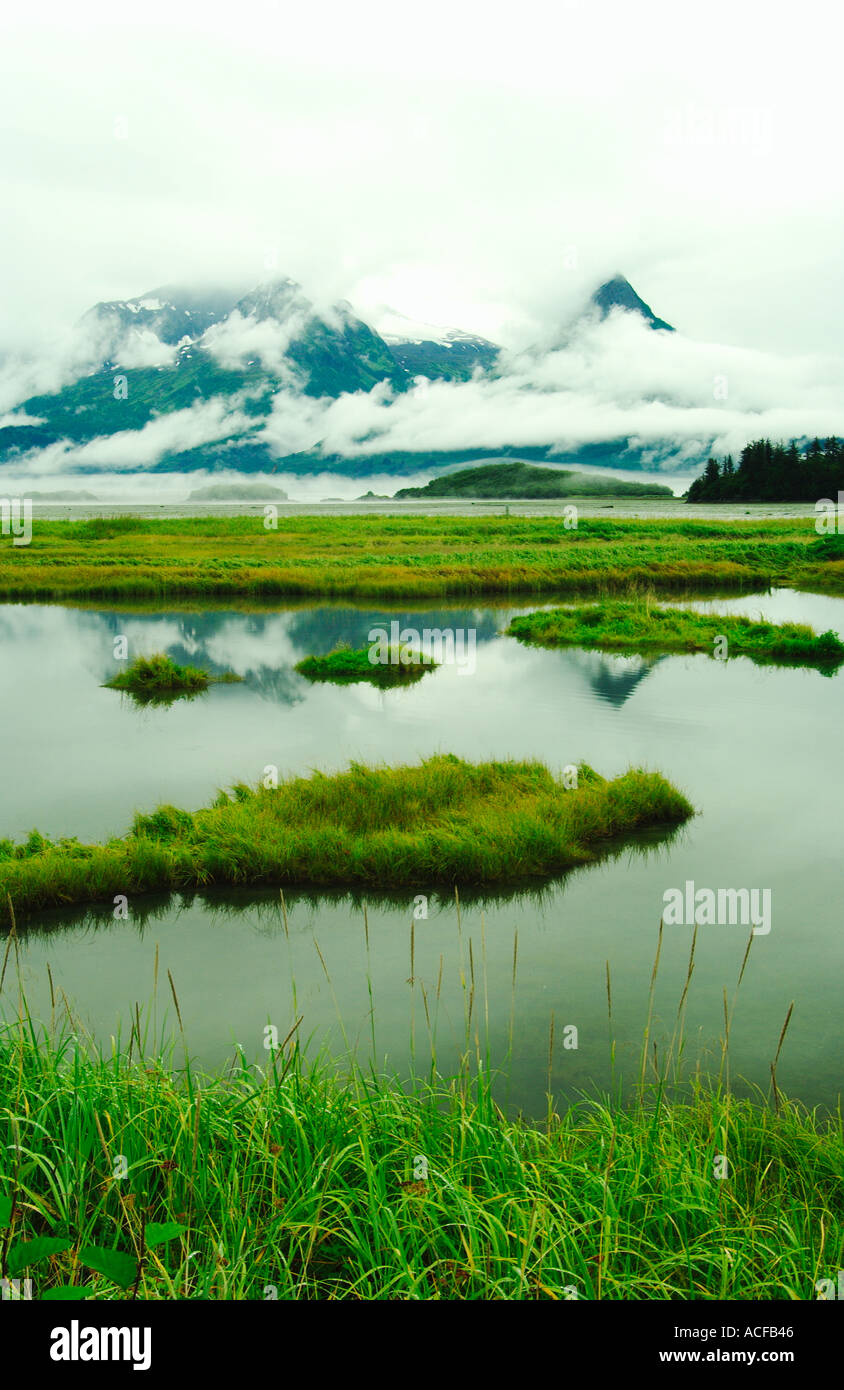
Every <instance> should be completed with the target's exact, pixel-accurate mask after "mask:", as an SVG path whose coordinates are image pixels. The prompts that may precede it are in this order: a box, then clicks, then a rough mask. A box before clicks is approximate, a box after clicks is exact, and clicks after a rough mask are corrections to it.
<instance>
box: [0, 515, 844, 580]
mask: <svg viewBox="0 0 844 1390" xmlns="http://www.w3.org/2000/svg"><path fill="white" fill-rule="evenodd" d="M822 539H823V538H822ZM637 584H650V585H651V586H652V587H654V588H656V589H659V590H660V591H661V592H665V593H682V592H684V591H686V592H688V591H691V590H695V589H698V590H700V589H716V588H717V589H722V590H726V589H731V590H733V591H734V592H735V591H736V590H741V589H746V588H752V587H757V588H758V587H759V586H760V585H761V586H763V587H769V586H772V585H774V584H793V585H797V586H800V587H804V588H806V587H809V588H817V589H826V590H829V591H832V592H841V591H842V590H844V558H842V556H841V553H840V549H839V548H837V547H835V546H829V545H819V544H818V536H817V533H816V532H815V530H814V526H813V523H812V521H811V520H810V519H808V518H807V519H788V520H764V521H744V520H741V521H736V520H726V521H720V520H715V521H709V522H707V521H695V520H686V519H685V518H675V517H669V518H660V519H654V520H636V519H619V520H617V521H612V520H604V519H602V518H591V517H584V518H583V519H582V520H581V521H580V522H579V524H578V526H577V528H576V529H572V530H566V529H565V528H564V525H563V521H562V520H561V519H560V518H557V517H517V516H510V517H502V516H494V517H453V516H449V517H442V516H420V515H406V516H390V515H384V516H358V517H328V516H300V515H295V516H289V517H285V518H283V519H282V520H280V522H279V526H278V529H277V530H275V531H273V530H269V531H268V530H265V529H264V526H263V519H262V517H260V516H243V517H226V518H224V517H213V518H207V517H202V518H187V519H178V518H167V519H158V520H142V519H140V518H137V517H116V518H110V519H97V520H94V521H76V522H73V521H40V520H38V521H37V522H36V524H35V526H34V530H33V537H32V543H31V544H30V545H29V546H26V547H22V548H19V549H14V550H13V549H12V547H11V546H6V547H4V546H2V545H0V597H3V598H18V599H21V598H30V599H39V598H48V599H55V598H77V599H78V598H114V599H130V598H132V597H147V598H155V599H157V600H161V599H164V598H167V599H170V598H178V597H179V596H180V595H181V596H185V595H194V596H197V595H201V596H206V597H215V596H228V595H236V596H239V597H241V598H247V597H253V598H256V599H260V598H261V597H268V596H278V595H284V596H286V597H296V596H306V595H320V596H325V597H331V596H334V597H349V598H351V597H358V598H397V599H405V600H422V599H426V598H428V599H430V598H434V597H440V596H443V595H449V594H454V595H458V594H473V595H475V594H478V595H479V594H487V595H494V594H508V595H509V594H520V593H575V594H577V593H592V594H594V593H601V594H612V593H627V592H629V591H630V588H631V586H635V585H637Z"/></svg>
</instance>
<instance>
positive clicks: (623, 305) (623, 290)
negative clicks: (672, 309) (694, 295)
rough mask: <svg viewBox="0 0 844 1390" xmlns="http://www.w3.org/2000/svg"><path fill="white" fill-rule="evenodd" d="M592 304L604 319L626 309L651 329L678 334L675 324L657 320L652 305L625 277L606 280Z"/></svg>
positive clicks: (620, 276) (592, 299) (594, 295)
mask: <svg viewBox="0 0 844 1390" xmlns="http://www.w3.org/2000/svg"><path fill="white" fill-rule="evenodd" d="M590 303H592V304H594V305H595V307H596V308H597V309H598V310H600V314H601V318H602V319H605V318H606V317H607V315H608V314H610V313H611V312H612V310H613V309H626V310H627V312H628V313H633V314H640V315H641V317H642V318H643V319H645V321H646V322H647V323H649V324H650V326H651V328H661V329H663V330H664V331H665V332H667V333H674V332H676V330H675V328H674V326H673V324H670V323H666V322H665V319H661V318H657V316H656V314H655V313H654V311H653V309H652V308H651V306H650V304H646V303H645V301H644V299H642V298H641V297H640V296H639V295H638V294H637V293H636V291H635V290H634V288H633V286H632V285H631V283H630V281H629V280H627V279H626V278H625V277H624V276H623V275H614V276H613V277H612V279H611V280H606V281H605V282H604V284H603V285H601V286H599V288H598V289H597V290H596V291H595V293H594V294H593V295H592V298H591V301H590Z"/></svg>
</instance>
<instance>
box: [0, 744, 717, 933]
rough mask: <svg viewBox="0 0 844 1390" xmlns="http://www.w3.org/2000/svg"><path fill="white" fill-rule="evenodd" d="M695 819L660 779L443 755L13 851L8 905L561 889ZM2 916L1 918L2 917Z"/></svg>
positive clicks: (4, 847)
mask: <svg viewBox="0 0 844 1390" xmlns="http://www.w3.org/2000/svg"><path fill="white" fill-rule="evenodd" d="M692 814H693V808H692V807H691V805H690V804H689V802H688V801H687V800H686V798H685V797H684V796H683V795H682V794H681V793H680V792H679V791H677V790H676V789H675V788H674V787H673V786H672V785H671V784H670V783H669V782H667V781H666V780H665V778H664V777H662V776H661V775H660V774H659V773H657V772H647V771H641V770H630V771H629V772H626V773H624V775H623V776H620V777H617V778H615V779H614V780H613V781H607V780H605V779H604V778H603V777H600V776H599V775H598V774H597V773H596V772H594V771H593V770H592V769H591V768H589V767H587V766H586V765H585V764H584V765H581V767H580V768H579V769H578V770H577V787H576V788H572V787H570V786H569V785H568V784H567V780H566V778H565V777H563V778H557V777H555V776H554V775H553V774H552V773H551V772H550V771H549V770H548V768H547V767H545V766H544V765H543V764H542V763H539V762H515V761H509V762H488V763H477V764H472V763H468V762H464V761H463V760H462V759H460V758H457V757H455V756H454V755H453V754H441V755H438V756H436V757H432V758H428V759H425V760H424V761H423V762H422V763H420V764H418V765H416V766H410V767H392V768H391V767H368V766H365V765H363V764H360V763H353V764H352V765H351V767H350V768H349V770H348V771H347V772H342V773H336V774H334V775H332V776H328V775H326V774H324V773H319V772H315V773H313V774H312V776H310V777H297V778H291V779H290V780H288V781H282V782H280V783H279V785H278V786H277V787H272V786H270V787H266V786H259V787H257V788H251V787H248V786H246V785H243V784H241V785H239V786H236V787H235V788H234V789H233V790H232V792H231V793H226V792H221V793H220V794H219V796H218V797H217V800H216V801H215V802H214V804H213V805H212V806H210V807H208V808H207V809H205V810H202V811H196V812H193V813H191V812H188V811H183V810H179V809H178V808H176V807H174V806H160V807H159V808H158V809H157V810H156V811H154V812H153V813H152V814H150V815H140V814H139V815H136V816H135V820H134V823H133V826H132V829H131V831H130V832H129V834H128V835H126V836H124V837H123V838H122V839H113V840H110V841H108V843H107V844H104V845H83V844H80V843H79V842H78V841H76V840H68V839H66V840H61V841H58V842H56V843H53V842H51V841H50V840H48V839H47V838H46V837H44V836H42V835H40V834H39V833H38V832H37V831H33V832H32V833H31V835H30V836H29V838H28V840H26V841H25V842H23V843H21V844H14V843H13V842H12V841H10V840H3V841H0V905H2V904H3V903H4V902H5V901H6V899H7V898H8V899H9V900H10V901H11V903H12V905H13V906H14V908H15V909H16V910H17V911H18V912H19V913H20V912H23V911H34V910H37V909H38V908H43V907H50V906H60V905H63V904H68V905H69V904H74V903H78V904H83V903H87V902H94V901H96V900H98V899H103V898H112V897H113V896H114V895H115V894H119V893H122V894H127V895H128V894H132V893H147V892H153V891H162V890H172V889H188V890H190V889H202V888H203V887H207V886H209V885H226V884H242V885H244V886H245V885H249V884H257V883H266V882H271V883H274V884H279V885H286V884H311V885H314V886H316V887H344V888H361V887H366V888H371V889H376V890H377V889H383V890H386V891H389V890H391V889H396V888H401V887H407V888H412V887H414V886H415V889H416V891H428V890H429V889H430V890H434V889H436V888H438V887H441V886H442V885H443V884H445V885H447V886H448V887H450V888H453V886H454V885H464V884H465V885H467V886H469V887H472V886H482V885H489V886H494V885H496V884H505V885H506V884H507V883H513V882H522V881H526V880H530V879H547V878H549V877H552V876H554V875H556V874H560V873H563V872H564V871H565V870H567V869H570V868H573V867H574V866H575V865H577V864H582V863H588V862H589V861H591V860H593V859H595V858H596V857H598V856H599V855H600V854H601V852H602V850H605V849H606V847H607V845H608V842H610V841H611V840H612V838H613V837H617V836H620V835H624V834H629V833H630V832H632V831H636V830H640V829H644V828H646V827H649V826H659V825H678V824H680V823H681V822H682V821H684V820H686V819H687V818H688V817H689V816H691V815H692ZM0 910H2V909H1V906H0Z"/></svg>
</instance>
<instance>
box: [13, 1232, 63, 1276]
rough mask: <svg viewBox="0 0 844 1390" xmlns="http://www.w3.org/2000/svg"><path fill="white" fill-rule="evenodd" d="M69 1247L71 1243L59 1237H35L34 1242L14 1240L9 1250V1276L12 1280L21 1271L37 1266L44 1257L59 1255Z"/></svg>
mask: <svg viewBox="0 0 844 1390" xmlns="http://www.w3.org/2000/svg"><path fill="white" fill-rule="evenodd" d="M70 1246H71V1242H70V1241H69V1240H63V1239H62V1237H61V1236H36V1237H35V1239H34V1240H16V1241H15V1243H14V1245H13V1246H12V1247H11V1249H10V1250H9V1256H8V1260H7V1265H8V1269H9V1275H10V1277H11V1278H12V1279H14V1278H16V1277H17V1275H18V1274H20V1272H21V1270H22V1269H28V1268H29V1266H30V1265H34V1264H37V1262H38V1261H39V1260H43V1259H44V1257H45V1255H60V1254H61V1253H62V1251H63V1250H69V1249H70Z"/></svg>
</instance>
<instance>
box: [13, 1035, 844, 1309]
mask: <svg viewBox="0 0 844 1390" xmlns="http://www.w3.org/2000/svg"><path fill="white" fill-rule="evenodd" d="M285 1042H286V1045H285V1044H282V1047H281V1049H280V1050H279V1051H278V1052H277V1053H276V1054H275V1055H274V1060H273V1061H272V1062H271V1063H270V1064H269V1067H268V1070H267V1072H266V1073H261V1072H259V1071H258V1070H257V1069H254V1068H250V1067H248V1066H247V1065H246V1064H245V1062H244V1061H243V1060H242V1059H241V1063H240V1067H239V1069H238V1070H237V1071H236V1074H235V1076H234V1077H232V1076H231V1075H229V1077H227V1078H225V1079H224V1078H222V1077H198V1076H196V1075H192V1074H191V1072H190V1071H188V1072H187V1074H186V1076H182V1075H180V1074H179V1072H178V1071H177V1070H176V1069H175V1068H174V1067H173V1066H172V1064H171V1062H170V1060H169V1058H168V1056H167V1055H158V1056H156V1057H152V1058H148V1057H142V1056H141V1051H140V1044H138V1049H137V1050H136V1052H135V1056H134V1060H130V1057H129V1055H127V1053H126V1051H125V1050H124V1051H119V1050H115V1052H114V1053H113V1055H102V1054H99V1055H97V1054H88V1053H86V1052H85V1051H83V1049H82V1048H81V1046H80V1044H79V1043H78V1041H76V1040H75V1039H74V1040H72V1041H51V1040H49V1039H46V1038H45V1039H39V1038H38V1037H37V1036H36V1034H35V1030H34V1029H32V1028H31V1027H29V1026H28V1025H26V1024H24V1025H23V1026H21V1027H20V1029H19V1030H18V1028H17V1026H15V1027H9V1028H7V1029H6V1030H5V1034H4V1035H0V1107H2V1109H3V1111H4V1113H5V1114H6V1115H7V1117H8V1120H9V1127H10V1134H11V1135H12V1137H13V1139H14V1142H15V1144H16V1145H17V1146H19V1147H17V1149H15V1148H14V1147H13V1146H12V1144H10V1145H9V1147H8V1148H7V1151H6V1156H5V1158H4V1159H3V1160H2V1162H0V1262H2V1266H3V1267H2V1268H0V1275H4V1276H6V1277H11V1278H31V1279H32V1285H33V1287H32V1293H33V1297H34V1298H36V1299H40V1298H44V1297H51V1296H52V1297H61V1296H62V1295H61V1294H60V1293H57V1292H55V1291H56V1290H59V1289H64V1290H65V1291H66V1292H65V1295H64V1296H65V1297H70V1296H74V1295H75V1296H76V1297H87V1298H90V1299H100V1300H102V1299H121V1298H127V1297H132V1296H133V1295H134V1296H137V1297H140V1298H145V1299H212V1300H217V1299H219V1300H222V1299H240V1300H262V1299H266V1298H270V1297H277V1298H279V1299H314V1298H351V1299H355V1300H360V1299H406V1300H416V1299H461V1300H480V1299H507V1300H513V1299H517V1300H533V1299H551V1300H556V1299H560V1300H572V1299H605V1300H628V1299H633V1300H666V1299H684V1300H710V1299H739V1300H745V1299H747V1300H753V1299H800V1300H813V1299H816V1298H817V1297H818V1294H817V1292H816V1283H817V1281H818V1280H819V1279H822V1278H824V1277H831V1278H832V1279H833V1280H834V1279H835V1277H836V1275H835V1272H836V1271H837V1269H838V1268H840V1267H841V1265H842V1257H844V1232H843V1230H842V1216H844V1199H843V1198H842V1187H841V1181H840V1173H841V1165H842V1157H844V1154H842V1135H841V1127H840V1119H839V1122H837V1123H836V1122H832V1123H830V1124H824V1122H823V1121H822V1120H821V1119H820V1118H819V1117H817V1116H815V1115H811V1114H808V1113H807V1112H805V1111H804V1110H801V1109H799V1108H798V1107H797V1106H796V1105H793V1104H790V1103H789V1102H787V1101H785V1100H783V1099H782V1097H780V1100H779V1105H778V1109H777V1110H776V1111H775V1112H774V1111H772V1110H770V1109H768V1108H766V1106H765V1105H764V1104H761V1105H758V1104H754V1103H752V1102H749V1101H742V1100H737V1099H735V1098H734V1097H731V1096H730V1095H729V1094H727V1095H725V1094H723V1093H719V1092H717V1091H715V1090H707V1089H705V1088H704V1087H702V1086H700V1087H698V1088H697V1090H696V1091H695V1092H694V1093H693V1095H692V1097H691V1099H690V1100H689V1101H688V1102H687V1103H669V1102H668V1101H666V1100H665V1098H664V1097H662V1096H659V1097H657V1098H656V1100H655V1101H653V1102H650V1101H649V1100H645V1102H644V1103H641V1102H640V1103H638V1104H634V1105H632V1106H631V1107H629V1108H626V1109H622V1108H620V1107H617V1106H610V1105H605V1104H598V1103H589V1104H585V1103H584V1104H583V1105H581V1106H577V1107H575V1108H573V1109H571V1110H569V1111H567V1112H566V1113H564V1114H563V1115H562V1116H559V1115H557V1114H555V1113H553V1111H550V1110H549V1114H548V1117H547V1122H546V1123H545V1124H544V1125H543V1126H542V1128H539V1127H538V1126H535V1125H531V1124H528V1123H524V1122H521V1121H518V1120H510V1119H508V1118H506V1117H505V1115H504V1114H503V1113H502V1111H501V1110H500V1109H499V1108H498V1106H497V1105H496V1103H495V1100H494V1098H493V1095H492V1086H491V1083H490V1081H489V1079H488V1077H487V1076H486V1069H484V1071H483V1073H482V1074H481V1075H480V1076H479V1074H478V1070H479V1069H477V1068H476V1067H472V1071H473V1073H474V1076H473V1078H472V1079H470V1078H469V1074H468V1073H469V1067H468V1065H467V1067H466V1068H465V1070H464V1073H463V1074H461V1075H460V1076H459V1077H457V1078H454V1079H452V1080H450V1081H448V1080H444V1079H441V1078H440V1077H438V1076H436V1074H435V1075H434V1079H433V1080H431V1081H429V1082H414V1083H412V1086H411V1087H410V1088H409V1090H408V1089H404V1088H402V1087H401V1086H400V1085H398V1084H396V1083H395V1082H392V1081H390V1080H389V1079H384V1078H380V1077H378V1076H377V1075H376V1074H374V1073H373V1074H367V1075H363V1074H362V1073H360V1072H355V1073H354V1074H353V1075H352V1077H351V1078H350V1079H346V1080H339V1079H337V1077H336V1074H335V1073H333V1072H331V1071H329V1070H328V1069H326V1068H325V1067H323V1068H320V1067H314V1066H310V1067H307V1068H306V1067H305V1065H304V1064H303V1063H302V1060H301V1056H300V1053H299V1050H298V1048H297V1047H296V1046H295V1045H294V1044H292V1043H290V1042H289V1041H287V1040H285ZM133 1043H134V1038H133ZM131 1050H132V1049H131V1048H130V1052H131ZM15 1152H17V1153H19V1154H20V1153H25V1161H23V1162H21V1161H19V1160H18V1161H16V1159H15V1157H14V1154H15ZM725 1152H726V1153H727V1154H729V1171H728V1176H727V1177H726V1178H724V1179H718V1178H715V1177H713V1170H714V1168H715V1160H716V1156H717V1155H719V1154H723V1153H725ZM119 1155H122V1156H124V1158H125V1161H126V1164H125V1177H123V1178H122V1179H120V1180H116V1179H115V1176H114V1175H115V1173H116V1171H117V1167H116V1161H117V1159H118V1156H119ZM418 1155H421V1156H423V1157H424V1159H425V1164H426V1169H427V1171H426V1172H425V1176H424V1177H422V1178H420V1177H419V1176H418V1173H419V1167H418V1158H417V1156H418ZM70 1290H73V1294H71V1292H70Z"/></svg>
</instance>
